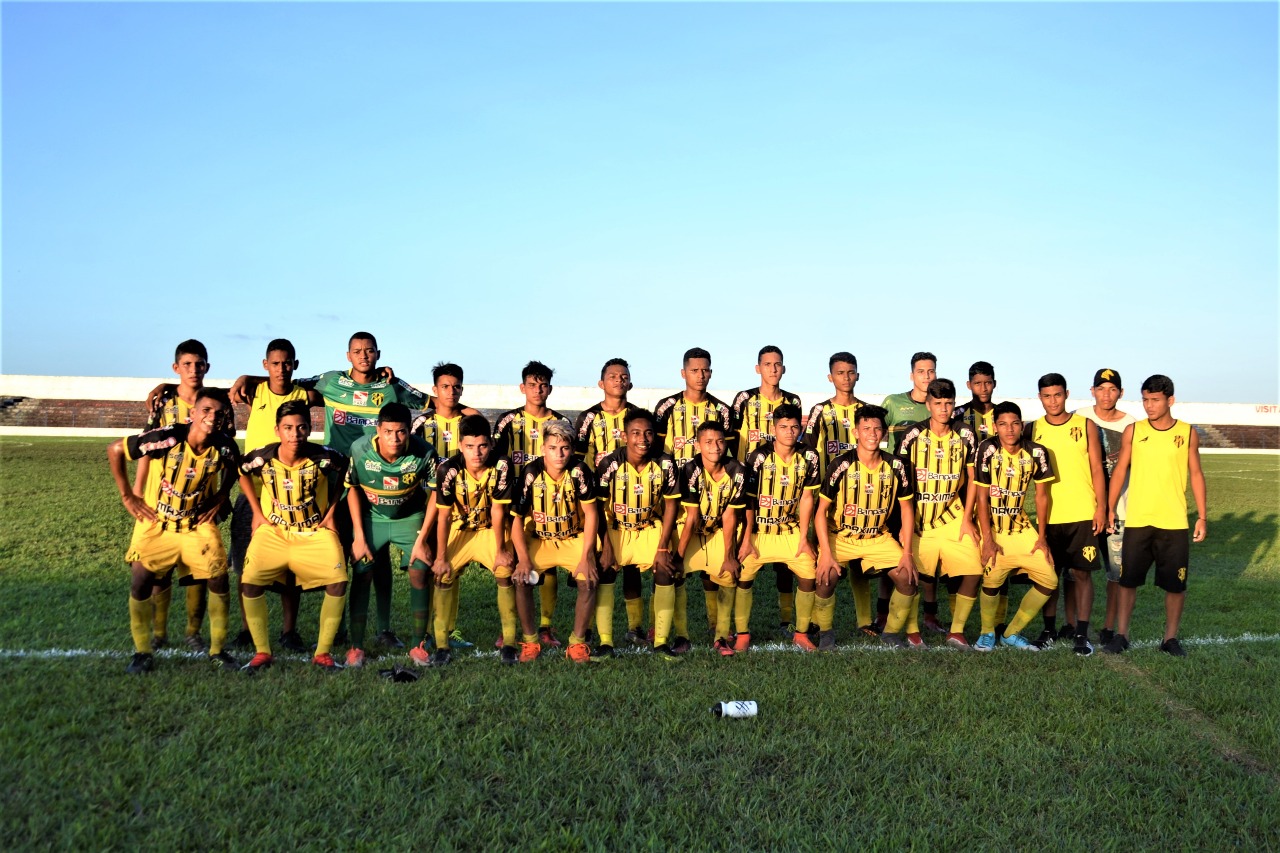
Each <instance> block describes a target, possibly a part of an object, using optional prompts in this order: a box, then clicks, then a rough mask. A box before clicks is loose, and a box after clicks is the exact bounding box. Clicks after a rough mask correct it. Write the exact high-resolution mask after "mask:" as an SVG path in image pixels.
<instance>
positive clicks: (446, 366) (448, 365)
mask: <svg viewBox="0 0 1280 853" xmlns="http://www.w3.org/2000/svg"><path fill="white" fill-rule="evenodd" d="M441 376H452V377H453V378H454V379H456V380H458V381H459V382H461V381H462V368H461V367H459V366H458V365H456V364H454V363H453V362H452V361H438V362H436V366H435V367H433V368H431V381H432V382H439V381H440V377H441Z"/></svg>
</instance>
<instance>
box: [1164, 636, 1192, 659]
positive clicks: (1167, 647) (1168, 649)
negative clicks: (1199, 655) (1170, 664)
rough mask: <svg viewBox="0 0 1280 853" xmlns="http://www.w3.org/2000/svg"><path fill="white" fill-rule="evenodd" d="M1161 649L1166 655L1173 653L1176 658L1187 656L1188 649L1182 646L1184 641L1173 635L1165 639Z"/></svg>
mask: <svg viewBox="0 0 1280 853" xmlns="http://www.w3.org/2000/svg"><path fill="white" fill-rule="evenodd" d="M1160 651H1162V652H1164V653H1165V654H1166V655H1173V656H1174V657H1175V658H1185V657H1186V656H1187V650H1186V649H1184V648H1183V647H1182V643H1179V642H1178V638H1177V637H1173V638H1172V639H1169V640H1165V641H1164V642H1163V643H1161V644H1160Z"/></svg>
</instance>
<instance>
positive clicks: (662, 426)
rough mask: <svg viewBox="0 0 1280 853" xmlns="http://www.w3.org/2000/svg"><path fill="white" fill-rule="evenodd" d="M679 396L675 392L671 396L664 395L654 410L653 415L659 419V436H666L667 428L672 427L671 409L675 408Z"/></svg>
mask: <svg viewBox="0 0 1280 853" xmlns="http://www.w3.org/2000/svg"><path fill="white" fill-rule="evenodd" d="M678 396H679V395H676V394H673V395H671V396H670V397H663V398H662V399H661V400H659V401H658V405H657V407H656V408H654V410H653V416H654V417H656V418H657V419H658V429H657V433H658V438H665V437H666V435H667V430H669V429H670V428H671V427H670V424H671V410H672V409H674V408H675V406H676V399H677V398H678Z"/></svg>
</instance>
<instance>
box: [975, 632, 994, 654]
mask: <svg viewBox="0 0 1280 853" xmlns="http://www.w3.org/2000/svg"><path fill="white" fill-rule="evenodd" d="M995 647H996V635H995V632H994V631H993V632H991V633H990V634H982V635H981V636H979V637H978V642H976V643H974V644H973V650H974V651H975V652H989V651H991V650H992V649H994V648H995Z"/></svg>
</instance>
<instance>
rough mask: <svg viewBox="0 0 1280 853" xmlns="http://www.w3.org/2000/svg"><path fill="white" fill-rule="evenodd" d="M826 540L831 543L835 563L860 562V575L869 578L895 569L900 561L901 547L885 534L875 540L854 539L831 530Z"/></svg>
mask: <svg viewBox="0 0 1280 853" xmlns="http://www.w3.org/2000/svg"><path fill="white" fill-rule="evenodd" d="M827 538H828V539H829V540H830V542H831V550H832V551H833V552H834V553H833V554H832V556H833V557H835V560H836V562H837V563H847V562H849V561H850V560H861V561H862V573H863V574H864V575H867V576H869V577H875V576H876V575H882V574H884V573H885V572H887V571H889V570H890V569H895V568H897V567H898V561H899V560H901V559H902V546H901V545H899V544H898V540H896V539H894V538H893V537H892V536H890V535H889V534H888V533H887V532H885V533H882V534H880V535H879V536H877V537H876V538H875V539H854V538H853V537H851V536H841V535H840V534H839V533H837V532H836V531H834V530H833V531H831V532H830V533H829V534H828V537H827Z"/></svg>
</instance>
